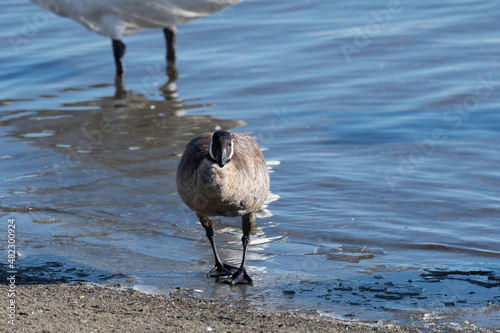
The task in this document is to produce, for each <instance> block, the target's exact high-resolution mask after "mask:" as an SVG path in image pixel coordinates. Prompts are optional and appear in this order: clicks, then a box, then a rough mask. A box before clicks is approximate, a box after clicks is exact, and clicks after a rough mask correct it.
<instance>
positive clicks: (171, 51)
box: [163, 27, 177, 64]
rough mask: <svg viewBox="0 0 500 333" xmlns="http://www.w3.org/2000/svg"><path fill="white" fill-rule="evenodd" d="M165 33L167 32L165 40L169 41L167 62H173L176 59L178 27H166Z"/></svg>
mask: <svg viewBox="0 0 500 333" xmlns="http://www.w3.org/2000/svg"><path fill="white" fill-rule="evenodd" d="M163 33H164V34H165V41H166V43H167V64H170V63H172V64H173V63H175V59H176V54H175V49H176V41H177V29H176V28H175V27H171V28H164V29H163Z"/></svg>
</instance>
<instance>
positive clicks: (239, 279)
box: [224, 268, 253, 285]
mask: <svg viewBox="0 0 500 333" xmlns="http://www.w3.org/2000/svg"><path fill="white" fill-rule="evenodd" d="M224 283H227V284H230V285H235V284H252V283H253V280H252V278H251V277H250V275H248V274H247V271H246V269H245V268H243V269H241V268H239V269H238V270H237V271H236V272H235V273H234V274H233V275H232V276H231V278H230V279H226V280H224Z"/></svg>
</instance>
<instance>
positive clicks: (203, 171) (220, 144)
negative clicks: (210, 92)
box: [176, 131, 269, 284]
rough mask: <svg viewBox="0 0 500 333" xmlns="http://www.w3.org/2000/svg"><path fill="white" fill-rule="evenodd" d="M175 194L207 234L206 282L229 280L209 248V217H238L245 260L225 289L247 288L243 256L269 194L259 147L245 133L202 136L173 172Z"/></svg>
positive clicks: (190, 145) (227, 271)
mask: <svg viewBox="0 0 500 333" xmlns="http://www.w3.org/2000/svg"><path fill="white" fill-rule="evenodd" d="M176 178H177V179H176V181H177V191H178V192H179V195H180V197H181V199H182V200H183V201H184V203H185V204H186V205H187V206H188V207H189V208H191V210H193V211H194V212H195V213H196V214H197V216H198V219H199V220H200V222H201V224H202V225H203V227H204V228H205V230H206V234H207V237H208V238H209V240H210V243H211V245H212V249H213V251H214V255H215V261H216V265H215V268H214V269H213V270H212V271H211V272H210V273H209V275H210V276H218V275H229V274H230V273H232V272H231V268H232V267H230V266H228V265H224V264H222V262H221V261H220V258H219V257H218V255H217V251H216V249H215V245H214V242H213V234H214V232H213V223H212V219H211V217H212V216H228V217H236V216H241V217H242V229H243V237H242V242H243V249H244V252H243V260H242V264H241V266H240V268H238V269H237V271H236V272H234V274H232V277H231V280H229V283H231V284H234V283H251V282H252V280H251V278H250V277H249V276H248V274H247V273H246V271H245V256H246V252H247V248H248V244H249V242H250V234H251V233H252V231H253V228H254V225H255V213H256V212H257V210H258V209H259V208H260V207H261V206H262V204H263V203H264V201H265V199H266V197H267V195H268V193H269V171H268V169H267V165H266V162H265V160H264V157H263V155H262V152H261V151H260V149H259V146H258V144H257V142H255V140H254V139H252V138H251V137H250V136H248V135H246V134H243V133H229V132H225V131H218V132H215V133H204V134H201V135H199V136H197V137H196V138H194V139H192V140H191V141H190V142H189V143H188V144H187V146H186V149H185V151H184V154H183V155H182V158H181V161H180V162H179V166H178V168H177V177H176Z"/></svg>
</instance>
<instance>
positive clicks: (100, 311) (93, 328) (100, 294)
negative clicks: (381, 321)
mask: <svg viewBox="0 0 500 333" xmlns="http://www.w3.org/2000/svg"><path fill="white" fill-rule="evenodd" d="M15 301H16V318H15V329H14V326H12V325H10V324H7V323H6V324H5V325H4V327H6V328H7V329H8V330H10V328H12V331H14V330H15V331H28V332H33V331H36V332H39V331H40V332H56V331H61V332H82V331H85V332H144V331H150V332H281V331H283V332H285V331H286V332H347V331H348V332H355V333H362V332H394V333H402V332H419V331H421V330H419V329H416V328H409V327H402V326H400V325H396V324H387V325H369V324H366V323H362V322H354V321H343V320H340V319H335V318H332V317H324V316H319V315H304V314H300V313H298V312H266V311H261V310H256V309H251V308H250V309H248V308H243V307H235V306H229V305H223V304H218V303H217V302H213V301H211V300H206V299H197V298H188V297H185V296H183V295H176V294H174V295H169V296H164V295H153V294H145V293H142V292H139V291H136V290H134V289H132V288H128V287H123V286H121V285H118V286H103V285H97V284H93V283H86V282H75V283H68V284H66V283H62V284H26V285H18V286H16V297H15ZM4 313H5V312H4ZM9 327H10V328H9Z"/></svg>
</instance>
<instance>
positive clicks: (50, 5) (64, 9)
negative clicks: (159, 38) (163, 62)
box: [31, 0, 241, 76]
mask: <svg viewBox="0 0 500 333" xmlns="http://www.w3.org/2000/svg"><path fill="white" fill-rule="evenodd" d="M239 1H241V0H31V2H33V3H35V4H37V5H39V6H41V7H43V8H45V9H47V10H49V11H51V12H53V13H54V14H57V15H60V16H64V17H68V18H71V19H73V20H75V21H76V22H78V23H80V24H81V25H83V26H84V27H85V28H87V29H89V30H90V31H93V32H96V33H98V34H101V35H104V36H107V37H110V38H111V39H112V41H113V42H112V45H113V55H114V58H115V64H116V75H117V76H122V75H123V73H124V68H123V55H124V54H125V44H124V43H123V42H122V41H121V39H122V37H123V36H126V35H130V34H133V33H135V32H137V31H139V30H142V29H150V28H162V29H163V31H164V33H165V39H166V42H167V61H168V62H170V63H175V59H176V55H175V39H176V29H175V26H177V25H179V24H182V23H185V22H188V21H191V20H194V19H197V18H201V17H205V16H207V15H209V14H211V13H214V12H216V11H219V10H221V9H223V8H225V7H228V6H230V5H233V4H235V3H237V2H239Z"/></svg>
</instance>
